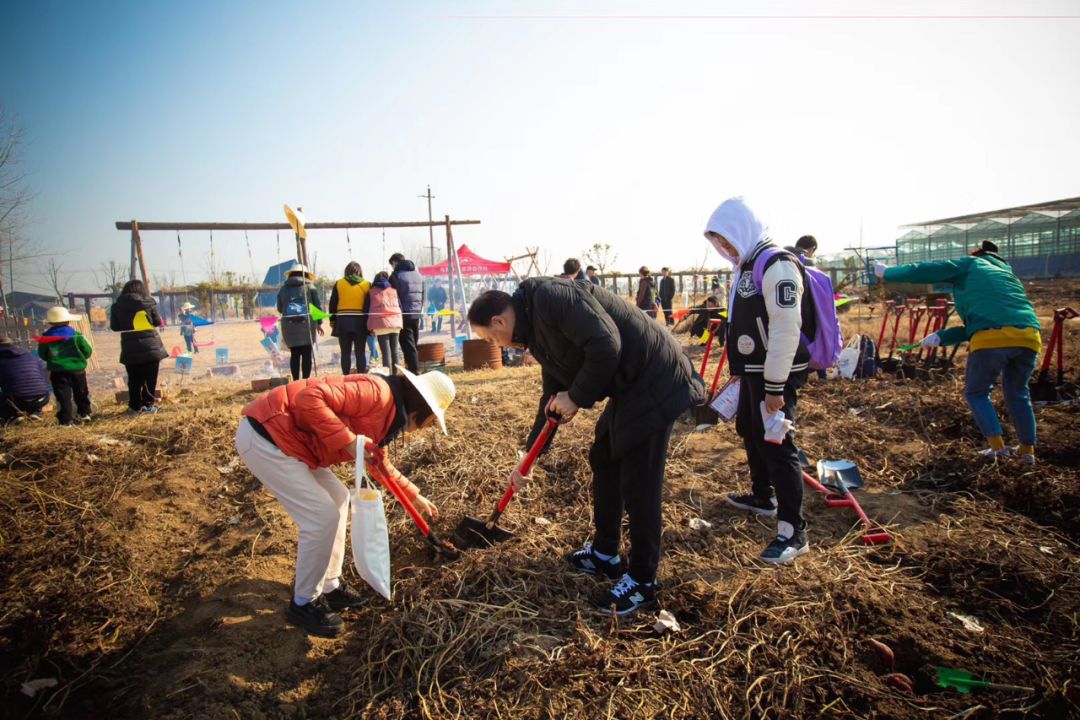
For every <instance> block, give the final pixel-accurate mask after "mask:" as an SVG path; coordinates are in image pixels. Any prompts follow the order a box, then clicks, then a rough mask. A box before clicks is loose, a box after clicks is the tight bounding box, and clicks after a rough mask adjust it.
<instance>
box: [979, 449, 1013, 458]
mask: <svg viewBox="0 0 1080 720" xmlns="http://www.w3.org/2000/svg"><path fill="white" fill-rule="evenodd" d="M1013 455H1016V450H1014V449H1013V448H1011V447H1003V448H1001V449H1000V450H995V449H994V448H983V449H982V450H980V451H979V456H980V457H982V458H985V459H987V460H997V459H998V458H1001V457H1012V456H1013Z"/></svg>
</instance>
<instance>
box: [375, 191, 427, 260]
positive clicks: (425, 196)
mask: <svg viewBox="0 0 1080 720" xmlns="http://www.w3.org/2000/svg"><path fill="white" fill-rule="evenodd" d="M417 197H422V198H427V219H428V222H429V223H430V222H431V201H432V199H433V198H434V197H435V196H434V195H432V194H431V186H430V185H428V186H427V195H417ZM427 231H428V243H429V244H430V246H431V264H432V265H434V264H435V228H434V227H432V226H431V225H428V229H427ZM385 254H386V253H385V252H384V253H383V255H385Z"/></svg>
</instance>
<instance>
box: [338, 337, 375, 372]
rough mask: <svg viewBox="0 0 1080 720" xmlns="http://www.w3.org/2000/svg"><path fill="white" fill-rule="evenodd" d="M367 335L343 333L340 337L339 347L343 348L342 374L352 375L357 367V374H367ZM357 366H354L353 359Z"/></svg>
mask: <svg viewBox="0 0 1080 720" xmlns="http://www.w3.org/2000/svg"><path fill="white" fill-rule="evenodd" d="M366 343H367V333H366V332H364V333H352V332H343V333H341V334H340V335H339V336H338V347H340V348H341V374H342V375H351V374H352V369H353V368H354V367H355V368H356V372H358V373H366V372H367V371H368V367H367V347H366ZM354 356H355V357H356V364H355V365H353V357H354Z"/></svg>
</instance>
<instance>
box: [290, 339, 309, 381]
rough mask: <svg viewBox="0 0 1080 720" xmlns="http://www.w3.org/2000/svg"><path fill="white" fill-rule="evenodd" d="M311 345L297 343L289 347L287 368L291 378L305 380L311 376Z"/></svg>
mask: <svg viewBox="0 0 1080 720" xmlns="http://www.w3.org/2000/svg"><path fill="white" fill-rule="evenodd" d="M311 347H312V346H311V345H299V346H297V347H291V348H289V370H290V371H292V379H293V380H299V379H301V378H304V379H305V380H306V379H307V378H309V377H311Z"/></svg>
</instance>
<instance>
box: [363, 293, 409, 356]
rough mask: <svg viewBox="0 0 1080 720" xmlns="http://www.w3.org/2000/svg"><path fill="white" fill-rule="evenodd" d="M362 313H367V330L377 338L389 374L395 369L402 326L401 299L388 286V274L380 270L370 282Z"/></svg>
mask: <svg viewBox="0 0 1080 720" xmlns="http://www.w3.org/2000/svg"><path fill="white" fill-rule="evenodd" d="M364 314H365V315H367V319H368V321H367V323H368V332H369V333H370V334H372V335H374V336H375V337H376V338H378V340H379V353H380V354H381V355H382V357H383V364H384V365H386V367H388V368H390V374H391V375H393V374H394V373H395V372H396V371H397V363H398V334H399V333H400V332H401V328H402V326H403V323H402V317H401V301H400V300H399V299H398V294H397V290H395V289H394V288H392V287H391V286H390V276H389V275H387V274H386V273H385V272H381V273H379V274H378V275H376V276H375V279H374V280H373V281H372V282H371V290H370V291H368V295H367V299H366V300H365V301H364Z"/></svg>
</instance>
